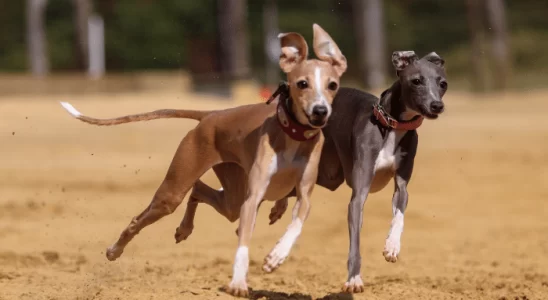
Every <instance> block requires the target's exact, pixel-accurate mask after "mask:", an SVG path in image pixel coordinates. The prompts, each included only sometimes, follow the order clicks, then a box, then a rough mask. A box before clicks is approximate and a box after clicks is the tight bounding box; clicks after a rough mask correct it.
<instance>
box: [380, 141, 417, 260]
mask: <svg viewBox="0 0 548 300" xmlns="http://www.w3.org/2000/svg"><path fill="white" fill-rule="evenodd" d="M417 144H418V136H417V134H416V132H411V133H409V134H407V136H406V137H405V138H404V139H403V140H402V142H401V147H402V150H403V151H404V152H405V153H406V155H405V156H404V157H403V158H402V161H401V163H400V164H399V166H398V169H397V170H396V175H395V176H394V185H395V187H394V195H393V197H392V223H391V224H390V230H389V232H388V236H387V238H386V243H385V245H384V251H383V255H384V258H385V259H386V261H388V262H393V263H394V262H396V261H397V260H398V255H399V254H400V250H401V235H402V233H403V223H404V222H403V221H404V214H405V209H406V208H407V202H408V200H409V195H408V193H407V185H408V183H409V180H411V174H412V173H413V164H414V161H415V154H416V152H417Z"/></svg>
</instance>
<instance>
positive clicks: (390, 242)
mask: <svg viewBox="0 0 548 300" xmlns="http://www.w3.org/2000/svg"><path fill="white" fill-rule="evenodd" d="M399 254H400V240H399V239H395V238H390V237H388V238H387V239H386V244H385V245H384V251H383V252H382V255H384V259H386V261H387V262H392V263H395V262H396V261H398V255H399Z"/></svg>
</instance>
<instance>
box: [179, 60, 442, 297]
mask: <svg viewBox="0 0 548 300" xmlns="http://www.w3.org/2000/svg"><path fill="white" fill-rule="evenodd" d="M392 60H393V64H394V66H395V68H396V71H397V73H398V77H399V78H398V81H396V82H395V83H394V84H393V85H392V86H391V87H390V88H389V89H388V90H386V91H385V92H383V94H382V95H381V99H380V101H379V98H377V97H375V96H373V95H371V94H369V93H365V92H362V91H359V90H356V89H350V88H341V89H340V90H339V92H338V93H337V96H336V97H335V100H334V101H333V105H332V106H333V114H332V116H331V117H330V119H329V123H328V125H327V126H326V127H324V128H323V129H322V131H323V133H324V135H325V143H324V146H323V150H322V154H321V159H320V165H319V172H318V178H317V184H318V185H320V186H323V187H325V188H328V189H330V190H336V189H337V188H338V187H339V186H340V185H342V184H343V183H344V182H345V181H346V183H347V184H348V186H349V187H350V188H351V189H352V198H351V201H350V204H349V206H348V226H349V235H350V249H349V257H348V280H347V282H346V283H345V284H344V287H343V290H344V291H346V292H351V293H358V292H363V290H364V285H363V281H362V278H361V275H360V270H361V255H360V231H361V226H362V221H363V207H364V204H365V201H366V199H367V196H368V194H369V193H375V192H377V191H380V190H382V189H383V188H384V187H385V186H386V185H387V184H388V182H389V181H390V180H391V179H394V183H395V187H394V195H393V198H392V212H393V218H392V222H391V226H390V230H389V233H388V237H387V239H386V243H385V247H384V251H383V255H384V257H385V259H386V260H387V261H389V262H396V261H397V258H398V254H399V252H400V238H401V234H402V232H403V221H404V213H405V209H406V207H407V202H408V193H407V185H408V183H409V181H410V179H411V175H412V172H413V164H414V158H415V154H416V153H417V146H418V135H417V132H416V130H415V129H414V127H418V125H420V123H421V122H422V118H423V117H426V118H429V119H435V118H437V116H438V114H440V113H442V112H443V110H444V105H443V101H442V97H443V95H444V94H445V91H446V89H447V81H446V75H445V70H444V60H443V59H442V58H441V57H439V56H438V55H437V54H436V53H434V52H432V53H430V54H428V55H426V56H425V57H423V58H422V59H420V60H419V59H418V57H417V56H416V55H415V53H414V52H413V51H403V52H394V54H393V57H392ZM377 103H380V105H381V106H382V107H383V108H384V110H385V111H386V112H387V113H389V114H390V115H391V116H393V117H394V118H395V119H397V121H399V124H402V125H403V126H397V127H396V128H390V127H387V126H384V125H383V124H381V123H380V122H379V120H377V118H376V117H375V116H374V105H375V104H377ZM417 118H419V119H417ZM417 120H418V121H420V122H418V123H417ZM413 123H414V126H413ZM215 172H216V175H217V177H219V179H220V180H221V181H222V180H225V181H227V182H226V183H223V186H224V185H225V184H227V185H229V184H236V181H237V180H239V179H238V178H236V177H234V176H233V175H232V174H234V173H237V172H238V170H237V167H236V166H230V165H226V164H225V165H223V166H219V167H218V169H216V170H215ZM295 192H296V191H295V190H293V191H292V192H291V193H290V194H289V195H287V196H286V197H284V198H282V199H280V200H279V201H277V202H276V204H275V206H274V207H273V208H272V211H271V214H270V223H271V224H273V223H274V222H276V221H277V220H278V219H279V218H280V217H281V216H282V215H283V213H284V212H285V210H286V208H287V198H288V197H293V196H295V195H296V193H295ZM194 193H195V194H199V195H205V194H207V195H209V196H208V197H212V198H215V199H217V201H219V202H224V201H226V197H229V195H228V194H227V193H226V191H225V192H224V193H223V192H220V191H216V190H214V189H212V188H211V187H209V186H207V185H205V184H203V183H199V185H196V186H195V187H194ZM197 202H206V203H207V201H206V200H205V199H200V201H195V202H189V203H188V207H187V211H186V213H185V216H184V218H183V221H182V222H181V225H180V227H179V228H178V229H177V232H182V233H184V234H183V235H176V240H177V242H180V241H181V240H183V239H186V238H187V237H188V236H189V235H190V233H191V232H192V229H193V218H194V214H195V212H196V207H197ZM296 209H298V203H296V205H295V208H294V212H295V210H296ZM227 215H230V214H225V216H227ZM227 218H228V219H229V220H231V221H234V220H233V219H231V218H229V217H228V216H227ZM265 271H270V270H269V269H265Z"/></svg>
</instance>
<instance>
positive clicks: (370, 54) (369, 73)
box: [353, 0, 387, 89]
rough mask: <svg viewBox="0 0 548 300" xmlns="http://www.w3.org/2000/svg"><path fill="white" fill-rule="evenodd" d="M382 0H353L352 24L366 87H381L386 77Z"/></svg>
mask: <svg viewBox="0 0 548 300" xmlns="http://www.w3.org/2000/svg"><path fill="white" fill-rule="evenodd" d="M382 3H383V2H382V0H354V2H353V8H354V26H355V28H356V30H355V31H356V39H357V42H358V49H359V56H360V59H359V61H360V64H361V71H362V72H363V77H364V79H365V83H366V86H367V88H370V89H378V88H382V86H383V85H384V83H385V79H386V67H385V66H386V63H387V62H386V59H385V36H384V34H385V32H384V18H383V15H384V11H383V4H382Z"/></svg>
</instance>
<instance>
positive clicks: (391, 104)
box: [380, 80, 407, 121]
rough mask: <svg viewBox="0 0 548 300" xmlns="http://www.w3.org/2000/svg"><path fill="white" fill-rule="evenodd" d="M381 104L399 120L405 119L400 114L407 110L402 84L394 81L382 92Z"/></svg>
mask: <svg viewBox="0 0 548 300" xmlns="http://www.w3.org/2000/svg"><path fill="white" fill-rule="evenodd" d="M380 104H381V105H382V107H383V108H384V110H385V111H386V112H387V113H389V114H390V115H391V116H392V117H394V118H395V119H396V120H398V121H403V120H401V119H400V116H401V115H402V114H403V113H404V112H406V111H407V108H406V106H405V104H404V103H403V99H402V92H401V84H400V82H399V80H398V81H396V82H394V84H392V86H391V87H390V88H388V89H387V90H385V91H384V92H382V94H381V99H380Z"/></svg>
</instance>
